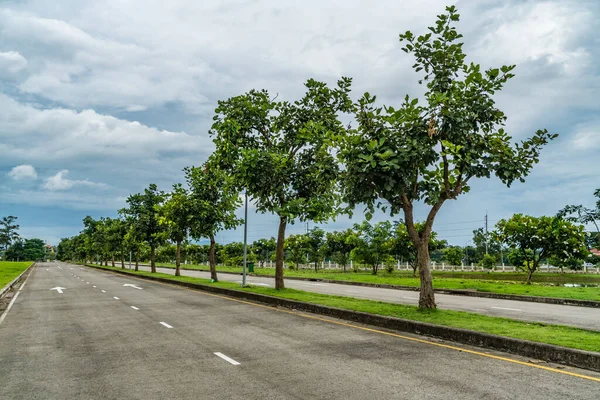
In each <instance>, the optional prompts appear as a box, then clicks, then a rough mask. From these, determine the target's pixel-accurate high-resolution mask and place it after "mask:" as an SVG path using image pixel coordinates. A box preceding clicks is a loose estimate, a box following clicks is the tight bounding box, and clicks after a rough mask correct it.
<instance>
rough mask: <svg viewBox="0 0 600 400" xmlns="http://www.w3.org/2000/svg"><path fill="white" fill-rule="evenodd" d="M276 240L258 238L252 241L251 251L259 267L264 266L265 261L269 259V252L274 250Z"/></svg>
mask: <svg viewBox="0 0 600 400" xmlns="http://www.w3.org/2000/svg"><path fill="white" fill-rule="evenodd" d="M276 247H277V242H276V241H275V238H274V237H272V238H270V239H258V240H256V241H254V242H253V243H252V251H253V252H254V254H256V258H257V259H258V262H259V263H260V267H261V268H262V267H264V266H265V262H267V261H269V260H270V259H271V253H273V252H274V251H275V249H276Z"/></svg>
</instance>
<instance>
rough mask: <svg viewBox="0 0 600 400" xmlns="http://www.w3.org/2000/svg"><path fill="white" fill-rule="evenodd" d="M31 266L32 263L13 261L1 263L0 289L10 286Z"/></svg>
mask: <svg viewBox="0 0 600 400" xmlns="http://www.w3.org/2000/svg"><path fill="white" fill-rule="evenodd" d="M30 265H31V262H29V261H25V262H13V261H0V289H2V288H4V286H6V285H8V284H9V283H10V282H11V281H12V280H13V279H15V278H16V277H17V276H19V274H20V273H21V272H23V271H25V270H26V269H27V267H29V266H30Z"/></svg>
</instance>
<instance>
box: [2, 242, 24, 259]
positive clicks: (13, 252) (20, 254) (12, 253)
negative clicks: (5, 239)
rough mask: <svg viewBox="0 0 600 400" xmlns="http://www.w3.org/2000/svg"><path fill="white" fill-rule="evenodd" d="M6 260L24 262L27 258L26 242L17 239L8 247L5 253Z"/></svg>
mask: <svg viewBox="0 0 600 400" xmlns="http://www.w3.org/2000/svg"><path fill="white" fill-rule="evenodd" d="M4 259H5V260H9V261H24V260H26V258H25V241H24V240H23V239H21V238H18V239H16V240H15V241H13V243H12V244H11V245H10V246H8V248H7V249H6V251H5V252H4Z"/></svg>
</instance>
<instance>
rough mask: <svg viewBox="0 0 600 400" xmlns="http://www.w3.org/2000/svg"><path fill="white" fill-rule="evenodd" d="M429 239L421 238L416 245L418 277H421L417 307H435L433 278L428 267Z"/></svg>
mask: <svg viewBox="0 0 600 400" xmlns="http://www.w3.org/2000/svg"><path fill="white" fill-rule="evenodd" d="M430 261H431V260H430V259H429V240H428V238H423V239H421V241H420V243H418V246H417V262H418V265H419V278H420V279H421V289H420V293H419V308H428V309H434V308H436V304H435V294H434V291H433V279H432V277H431V269H430V267H429V263H430Z"/></svg>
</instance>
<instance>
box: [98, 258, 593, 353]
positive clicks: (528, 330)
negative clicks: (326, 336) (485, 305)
mask: <svg viewBox="0 0 600 400" xmlns="http://www.w3.org/2000/svg"><path fill="white" fill-rule="evenodd" d="M96 267H97V266H96ZM102 268H103V269H108V270H118V271H123V270H122V269H120V268H113V267H102ZM126 272H127V273H131V274H132V275H145V276H155V277H160V278H166V279H169V280H172V281H180V282H190V283H198V284H203V285H211V286H218V287H223V288H229V289H236V290H243V291H248V292H253V293H260V294H265V295H269V296H275V297H281V298H285V299H290V300H298V301H303V302H307V303H313V304H320V305H324V306H329V307H337V308H342V309H347V310H353V311H361V312H366V313H371V314H377V315H385V316H390V317H396V318H403V319H408V320H413V321H421V322H428V323H432V324H438V325H444V326H451V327H455V328H462V329H469V330H473V331H478V332H485V333H491V334H495V335H501V336H507V337H512V338H518V339H524V340H531V341H534V342H541V343H548V344H553V345H557V346H564V347H570V348H574V349H580V350H587V351H594V352H600V332H594V331H588V330H585V329H578V328H572V327H568V326H563V325H550V324H542V323H533V322H524V321H517V320H512V319H509V318H499V317H490V316H485V315H481V314H476V313H468V312H462V311H450V310H435V311H420V310H419V309H417V307H413V306H408V305H402V304H392V303H385V302H381V301H374V300H364V299H355V298H352V297H345V296H344V297H342V296H332V295H325V294H319V293H310V292H305V291H301V290H295V289H284V290H275V289H272V288H267V287H254V286H249V287H243V288H242V287H241V286H240V285H239V284H237V283H233V282H215V283H211V282H210V281H209V280H208V279H202V278H192V277H188V276H179V277H176V276H173V275H169V274H162V273H154V274H152V273H150V272H146V271H138V272H135V271H126Z"/></svg>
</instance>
